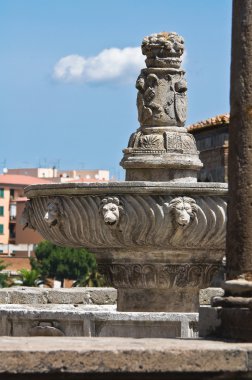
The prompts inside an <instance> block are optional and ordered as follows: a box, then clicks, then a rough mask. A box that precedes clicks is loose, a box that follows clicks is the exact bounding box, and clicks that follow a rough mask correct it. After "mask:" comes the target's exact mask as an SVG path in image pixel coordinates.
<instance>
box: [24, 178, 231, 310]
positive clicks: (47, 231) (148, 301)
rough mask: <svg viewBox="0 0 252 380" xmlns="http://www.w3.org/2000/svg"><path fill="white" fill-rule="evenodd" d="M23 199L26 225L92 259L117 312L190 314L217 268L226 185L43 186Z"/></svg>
mask: <svg viewBox="0 0 252 380" xmlns="http://www.w3.org/2000/svg"><path fill="white" fill-rule="evenodd" d="M25 194H26V196H27V197H28V198H29V202H28V203H27V207H26V209H25V211H24V217H23V219H24V222H25V224H26V225H27V226H29V227H31V228H34V229H36V230H37V231H38V232H39V233H40V234H41V235H42V236H43V237H44V238H45V239H47V240H50V241H52V242H53V243H55V244H57V245H61V246H70V247H85V248H87V249H89V250H90V251H91V252H94V253H95V255H96V258H97V262H98V267H99V270H100V272H101V273H102V274H104V276H105V278H106V280H107V283H108V285H111V286H114V287H115V288H117V289H118V303H117V309H118V310H119V311H153V312H156V311H166V312H195V311H197V308H198V293H199V289H200V288H206V287H208V286H210V285H211V282H212V280H213V278H214V276H215V275H216V274H217V273H218V272H219V270H220V267H221V265H222V259H223V256H224V250H225V235H226V200H227V185H226V184H220V183H171V182H145V181H136V182H131V181H130V182H127V181H126V182H110V183H102V184H101V183H99V184H97V183H71V184H46V185H32V186H29V187H27V188H26V189H25Z"/></svg>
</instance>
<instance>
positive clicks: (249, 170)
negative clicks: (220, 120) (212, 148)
mask: <svg viewBox="0 0 252 380" xmlns="http://www.w3.org/2000/svg"><path fill="white" fill-rule="evenodd" d="M251 56H252V3H251V1H250V0H244V1H240V0H234V1H233V20H232V60H231V87H230V106H231V110H230V127H229V130H230V133H229V164H228V168H229V170H228V179H229V192H230V201H229V219H228V220H229V222H228V225H227V233H228V236H229V238H228V239H227V276H228V279H230V280H232V279H235V278H237V277H238V276H241V275H244V276H245V277H244V278H245V279H247V280H250V281H252V234H251V231H252V207H251V199H252V187H251V181H252V149H251V147H252V118H251V114H252V64H251ZM246 277H247V278H246Z"/></svg>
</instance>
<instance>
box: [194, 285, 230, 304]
mask: <svg viewBox="0 0 252 380" xmlns="http://www.w3.org/2000/svg"><path fill="white" fill-rule="evenodd" d="M223 295H224V290H223V289H222V288H206V289H200V291H199V303H200V305H211V299H212V297H216V296H220V297H221V296H223Z"/></svg>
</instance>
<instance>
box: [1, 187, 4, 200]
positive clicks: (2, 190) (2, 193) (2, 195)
mask: <svg viewBox="0 0 252 380" xmlns="http://www.w3.org/2000/svg"><path fill="white" fill-rule="evenodd" d="M3 197H4V189H3V188H1V189H0V198H3Z"/></svg>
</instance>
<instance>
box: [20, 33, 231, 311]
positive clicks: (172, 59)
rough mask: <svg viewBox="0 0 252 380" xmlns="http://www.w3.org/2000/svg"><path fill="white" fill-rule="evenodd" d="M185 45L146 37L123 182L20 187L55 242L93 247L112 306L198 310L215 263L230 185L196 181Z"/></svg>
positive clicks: (38, 225)
mask: <svg viewBox="0 0 252 380" xmlns="http://www.w3.org/2000/svg"><path fill="white" fill-rule="evenodd" d="M183 51H184V41H183V38H182V37H181V36H179V35H178V34H176V33H159V34H153V35H151V36H149V37H145V38H144V39H143V42H142V52H143V54H144V55H146V61H145V62H146V68H144V69H142V70H141V73H140V75H139V77H138V79H137V82H136V88H137V90H138V94H137V107H138V120H139V123H140V127H139V129H138V130H137V131H136V132H135V133H133V134H132V135H131V137H130V139H129V143H128V147H127V148H126V149H124V156H123V159H122V161H121V165H122V166H123V168H124V169H126V181H125V182H109V183H102V184H100V183H99V184H97V183H88V184H87V183H71V184H66V183H65V184H49V185H48V184H46V185H33V186H29V187H27V188H26V190H25V193H26V196H27V197H28V198H29V201H28V203H27V206H26V209H25V214H24V219H25V221H26V224H27V225H28V227H31V228H34V229H36V230H37V231H39V232H40V233H41V235H42V236H43V237H44V238H45V239H47V240H50V241H52V242H53V243H55V244H57V245H60V246H71V247H85V248H88V249H89V250H90V251H91V252H94V253H95V255H96V258H97V262H98V266H99V270H100V272H101V273H102V274H103V275H104V276H105V278H106V280H107V283H108V284H109V285H111V286H113V287H115V288H116V289H117V290H118V301H117V310H118V311H123V312H132V311H138V312H156V313H157V312H167V313H173V312H179V313H180V312H181V313H193V312H197V310H198V303H199V301H198V294H199V289H200V288H206V287H208V286H209V285H210V284H211V282H212V281H213V280H214V278H215V277H216V276H217V275H218V273H219V271H220V268H221V266H222V259H223V256H224V249H225V234H226V232H225V231H226V198H227V186H226V185H225V184H220V183H197V178H196V177H197V170H198V169H199V168H200V167H201V166H202V163H201V161H200V160H199V156H198V151H197V148H196V144H195V140H194V137H193V136H192V135H191V134H189V133H188V132H187V130H186V128H185V127H184V125H185V121H186V110H187V95H186V93H187V83H186V79H185V72H184V71H183V70H182V69H181V67H180V65H181V56H182V54H183Z"/></svg>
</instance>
